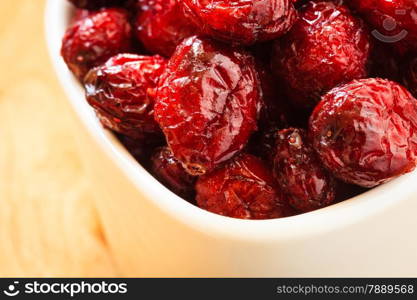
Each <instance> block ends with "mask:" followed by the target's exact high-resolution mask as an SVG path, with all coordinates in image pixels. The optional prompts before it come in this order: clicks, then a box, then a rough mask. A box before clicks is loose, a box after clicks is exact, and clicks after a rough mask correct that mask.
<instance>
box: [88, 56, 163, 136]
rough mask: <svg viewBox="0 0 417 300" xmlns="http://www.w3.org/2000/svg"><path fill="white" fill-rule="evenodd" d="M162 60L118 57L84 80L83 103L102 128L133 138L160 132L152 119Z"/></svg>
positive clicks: (93, 71) (91, 72) (144, 57)
mask: <svg viewBox="0 0 417 300" xmlns="http://www.w3.org/2000/svg"><path fill="white" fill-rule="evenodd" d="M165 65H166V60H165V59H164V58H162V57H161V56H158V55H156V56H140V55H135V54H119V55H116V56H114V57H112V58H110V59H109V60H108V61H107V62H106V63H105V64H104V65H102V66H100V67H97V68H95V69H93V70H91V71H90V72H89V73H88V74H87V76H86V77H85V83H84V85H85V89H86V96H87V101H88V102H89V103H90V105H91V106H93V107H94V109H95V110H96V113H97V115H98V116H99V118H100V120H101V122H102V123H103V125H105V126H106V127H108V128H110V129H112V130H114V131H116V132H119V133H121V134H124V135H127V136H129V137H131V138H134V139H142V138H144V137H145V136H146V137H149V136H155V135H159V134H160V133H161V130H160V128H159V126H158V124H157V123H156V121H155V119H154V115H153V113H154V104H155V94H156V87H157V83H158V81H159V77H160V76H161V74H162V72H163V71H164V68H165Z"/></svg>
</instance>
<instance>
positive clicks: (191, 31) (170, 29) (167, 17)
mask: <svg viewBox="0 0 417 300" xmlns="http://www.w3.org/2000/svg"><path fill="white" fill-rule="evenodd" d="M139 3H140V4H141V8H142V9H141V11H140V12H139V13H138V16H137V18H136V35H137V37H138V39H139V40H140V41H141V42H142V44H143V45H144V46H145V48H146V49H147V50H149V51H151V52H152V53H159V54H161V55H164V56H166V57H169V56H171V55H172V53H173V52H174V50H175V48H176V47H177V46H178V44H180V43H181V42H182V40H184V39H185V38H187V37H190V36H192V35H195V34H197V33H198V31H199V30H198V28H197V27H196V26H195V25H194V23H192V22H190V21H189V20H188V19H187V18H186V17H185V15H184V10H183V7H182V5H181V4H179V2H178V1H177V0H141V1H139Z"/></svg>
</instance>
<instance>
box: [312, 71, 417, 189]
mask: <svg viewBox="0 0 417 300" xmlns="http://www.w3.org/2000/svg"><path fill="white" fill-rule="evenodd" d="M310 136H311V138H312V141H313V145H314V147H315V149H316V151H317V153H318V155H319V156H320V158H321V161H322V162H323V163H324V165H325V166H326V167H327V168H328V169H329V170H330V171H332V172H333V174H334V175H336V176H337V177H338V178H340V179H341V180H343V181H345V182H348V183H353V184H357V185H360V186H363V187H373V186H376V185H378V184H381V183H384V182H387V181H389V180H390V179H392V178H394V177H396V176H399V175H402V174H404V173H407V172H410V171H412V170H413V169H414V168H415V165H416V157H417V100H416V99H415V98H414V97H413V96H412V95H411V94H410V93H409V92H408V91H407V90H406V89H405V88H404V87H402V86H400V85H399V84H397V83H395V82H392V81H388V80H383V79H372V78H371V79H362V80H354V81H352V82H351V83H348V84H346V85H342V86H339V87H337V88H335V89H333V90H331V91H330V92H329V93H328V94H326V95H325V96H324V97H323V99H322V100H321V102H320V103H319V104H318V106H317V107H316V108H315V110H314V112H313V114H312V116H311V119H310Z"/></svg>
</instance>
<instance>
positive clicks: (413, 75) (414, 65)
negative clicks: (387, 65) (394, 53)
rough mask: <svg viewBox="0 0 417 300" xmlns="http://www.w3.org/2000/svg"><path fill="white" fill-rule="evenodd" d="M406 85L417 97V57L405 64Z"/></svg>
mask: <svg viewBox="0 0 417 300" xmlns="http://www.w3.org/2000/svg"><path fill="white" fill-rule="evenodd" d="M404 84H405V85H406V86H407V87H408V90H409V91H410V92H411V93H412V94H413V95H414V97H417V57H414V58H412V59H410V60H407V62H406V64H405V72H404Z"/></svg>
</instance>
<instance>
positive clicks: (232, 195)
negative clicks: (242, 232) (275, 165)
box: [196, 154, 289, 219]
mask: <svg viewBox="0 0 417 300" xmlns="http://www.w3.org/2000/svg"><path fill="white" fill-rule="evenodd" d="M196 191H197V197H196V199H197V204H198V206H199V207H201V208H203V209H206V210H208V211H211V212H213V213H216V214H220V215H224V216H228V217H233V218H240V219H273V218H280V217H285V216H287V215H288V213H289V210H288V203H287V200H286V198H285V196H284V195H283V193H282V191H281V190H280V189H279V188H278V187H277V186H276V184H275V182H274V178H273V176H272V173H271V172H270V171H269V169H268V168H267V167H266V165H265V164H264V163H263V162H262V161H261V160H260V159H258V158H256V157H255V156H252V155H249V154H242V155H239V156H237V157H236V158H234V159H233V160H231V161H229V162H228V163H227V164H226V165H224V166H223V167H221V168H218V169H216V170H214V171H212V172H211V173H208V174H206V175H204V176H202V177H200V178H199V179H198V181H197V184H196Z"/></svg>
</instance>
